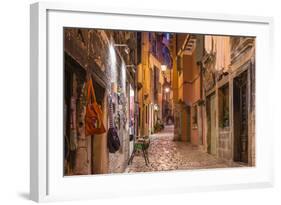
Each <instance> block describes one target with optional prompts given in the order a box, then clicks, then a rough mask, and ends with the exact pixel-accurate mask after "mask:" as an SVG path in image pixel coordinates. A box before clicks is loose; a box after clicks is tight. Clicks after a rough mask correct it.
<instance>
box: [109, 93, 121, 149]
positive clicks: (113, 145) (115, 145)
mask: <svg viewBox="0 0 281 205" xmlns="http://www.w3.org/2000/svg"><path fill="white" fill-rule="evenodd" d="M109 115H110V116H109V130H108V132H107V147H108V150H109V152H110V153H115V152H116V151H118V150H119V148H120V140H119V137H118V133H117V130H116V128H115V127H114V125H113V105H112V99H111V97H110V99H109Z"/></svg>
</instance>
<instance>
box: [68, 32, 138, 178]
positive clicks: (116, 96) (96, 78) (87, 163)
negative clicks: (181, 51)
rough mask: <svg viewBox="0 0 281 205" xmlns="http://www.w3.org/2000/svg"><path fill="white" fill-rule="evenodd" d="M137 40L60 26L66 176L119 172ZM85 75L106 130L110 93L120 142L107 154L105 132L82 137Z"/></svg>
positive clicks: (132, 35)
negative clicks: (62, 29) (118, 147)
mask: <svg viewBox="0 0 281 205" xmlns="http://www.w3.org/2000/svg"><path fill="white" fill-rule="evenodd" d="M136 38H137V36H136V33H135V32H113V31H110V30H108V31H105V30H96V29H72V28H66V29H65V30H64V64H65V69H64V72H65V75H64V76H65V79H64V92H65V95H64V111H65V115H64V119H65V120H64V127H65V128H64V141H65V143H64V144H65V166H64V167H65V174H66V175H74V174H75V175H77V174H97V173H109V172H122V171H124V169H125V166H126V163H127V161H128V157H129V154H130V142H129V132H128V130H129V121H130V116H129V115H130V111H129V110H130V107H129V105H130V100H134V99H131V98H130V91H131V92H134V90H136V85H135V80H134V79H135V78H136V76H135V75H136V72H135V65H136V57H137V48H136ZM87 75H89V76H90V78H92V80H93V85H94V86H93V87H94V88H95V95H96V101H97V103H98V104H99V105H100V106H101V108H102V111H103V116H102V121H103V123H104V124H105V127H106V130H107V129H108V127H109V120H108V118H109V113H108V112H109V109H108V98H109V97H110V96H111V98H112V101H113V103H114V113H113V120H114V125H115V126H116V127H117V130H118V135H119V138H120V142H121V147H120V149H119V151H118V152H117V153H114V154H109V152H108V149H107V136H106V135H107V133H106V132H105V133H104V134H100V135H95V136H85V131H84V130H85V124H84V118H85V109H86V102H85V89H86V88H85V86H86V81H87ZM130 88H131V90H130ZM133 127H135V126H133ZM131 149H132V148H131Z"/></svg>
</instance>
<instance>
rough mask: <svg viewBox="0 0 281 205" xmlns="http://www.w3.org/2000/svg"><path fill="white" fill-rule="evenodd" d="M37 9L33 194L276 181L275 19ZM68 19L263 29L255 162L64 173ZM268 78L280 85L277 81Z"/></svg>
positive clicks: (81, 7)
mask: <svg viewBox="0 0 281 205" xmlns="http://www.w3.org/2000/svg"><path fill="white" fill-rule="evenodd" d="M30 11H31V12H30V79H31V81H30V121H31V127H30V198H31V199H32V200H34V201H37V202H41V201H53V200H72V199H95V198H102V197H115V196H132V195H142V194H163V193H180V192H189V191H206V190H222V189H237V188H239V189H240V188H251V187H270V186H273V168H274V166H273V159H272V158H273V144H274V143H273V134H272V135H271V134H270V132H271V131H270V129H269V128H270V121H271V119H272V116H271V114H270V112H268V111H266V109H265V108H268V107H270V106H271V102H270V101H269V100H267V99H269V97H270V96H269V95H270V93H269V92H267V89H268V87H265V86H263V82H264V80H263V79H267V81H269V78H268V77H267V76H269V72H266V68H267V69H268V68H271V67H272V64H271V62H272V57H271V56H272V53H271V52H272V50H273V36H272V35H273V32H272V29H273V19H272V18H270V17H253V16H240V15H239V16H238V15H237V16H236V15H224V14H212V13H208V14H207V13H194V12H188V11H186V12H182V11H160V10H159V11H157V10H149V9H147V10H139V9H125V8H97V7H96V6H95V5H86V4H73V3H46V2H42V3H41V2H40V3H35V4H32V5H31V10H30ZM66 17H67V18H66ZM93 19H94V20H97V21H93ZM125 22H126V23H125ZM64 26H68V27H88V28H105V29H106V28H109V29H124V30H145V31H164V30H165V31H172V32H191V33H201V34H205V33H208V34H225V35H227V34H228V35H250V36H256V37H257V38H256V39H257V44H256V48H257V51H256V81H257V82H256V113H257V115H256V150H257V151H256V166H255V167H244V168H231V169H208V170H192V171H190V170H189V171H171V172H160V173H136V174H114V175H98V176H75V177H64V176H63V172H62V166H63V162H62V157H63V156H62V149H63V148H62V143H63V138H62V136H60V135H59V133H62V131H61V130H62V129H61V127H62V122H60V121H59V119H62V111H61V110H62V100H61V98H62V89H60V88H61V87H62V70H63V64H62V53H63V50H62V38H63V35H62V28H63V27H64ZM261 51H262V52H261ZM267 85H268V86H273V85H272V84H271V83H270V82H269V83H268V84H267ZM54 117H55V118H54ZM55 122H57V123H55ZM136 181H137V183H136ZM112 184H116V186H112Z"/></svg>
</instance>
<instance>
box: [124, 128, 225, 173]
mask: <svg viewBox="0 0 281 205" xmlns="http://www.w3.org/2000/svg"><path fill="white" fill-rule="evenodd" d="M173 129H174V127H173V126H172V125H170V126H165V129H164V130H163V131H162V132H160V133H157V134H154V135H152V136H150V146H149V148H148V157H149V161H150V163H149V165H148V166H147V165H146V164H145V161H144V158H143V155H142V153H138V154H137V155H136V156H135V157H134V159H133V163H132V164H130V165H129V166H128V167H127V168H126V172H151V171H167V170H187V169H200V168H223V167H229V165H227V164H226V163H225V162H223V161H221V160H218V159H217V158H216V157H214V156H212V155H210V154H207V153H204V152H203V151H200V150H199V149H198V148H196V147H193V146H192V145H190V144H188V143H186V142H178V141H173Z"/></svg>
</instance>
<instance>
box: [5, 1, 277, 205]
mask: <svg viewBox="0 0 281 205" xmlns="http://www.w3.org/2000/svg"><path fill="white" fill-rule="evenodd" d="M82 1H83V0H79V2H82ZM33 2H34V1H29V0H17V1H16V0H10V1H8V0H6V1H2V2H1V7H0V15H1V18H0V22H1V27H0V28H1V33H0V54H1V55H0V56H1V57H0V59H1V64H0V69H1V74H0V89H1V92H0V95H1V97H0V99H1V100H0V120H1V121H0V128H1V129H0V139H1V141H0V159H1V160H0V203H1V204H31V203H32V202H31V201H28V200H27V198H28V192H29V3H33ZM92 2H93V3H97V4H102V5H109V6H112V7H114V5H118V6H122V5H123V6H124V7H129V8H130V7H136V6H137V7H142V8H151V9H168V10H177V9H178V10H191V11H201V12H219V13H233V14H246V15H265V16H274V18H275V19H274V20H275V31H274V34H275V48H274V52H275V56H276V57H277V58H278V59H275V67H274V68H266V69H268V71H269V72H271V71H273V70H274V74H272V80H275V81H277V82H276V90H274V91H269V92H272V93H273V92H274V93H275V96H276V98H275V99H270V100H274V104H275V105H276V108H275V109H276V110H275V112H274V117H275V121H274V122H273V125H272V128H273V129H275V138H276V142H275V145H276V148H277V147H278V148H279V149H278V150H277V149H275V151H276V153H275V155H276V157H275V161H276V162H277V161H278V164H276V173H278V175H276V187H275V188H270V189H256V190H255V189H252V190H238V191H223V192H208V193H188V194H181V195H176V196H175V195H170V196H153V197H152V196H150V197H148V196H147V197H145V198H137V199H136V198H133V199H132V198H129V199H111V200H99V201H94V202H93V201H85V202H82V203H81V202H79V204H93V203H96V204H101V203H105V204H121V203H122V204H132V203H134V204H144V203H149V204H152V203H154V204H160V203H163V204H212V203H216V204H225V203H226V201H227V204H228V205H231V204H235V205H237V204H241V203H242V204H247V203H248V204H280V202H281V197H280V193H281V183H280V182H281V180H280V176H281V174H280V173H281V169H280V156H281V153H280V150H281V149H280V136H281V133H280V130H277V128H278V126H280V125H279V124H280V123H281V120H280V119H279V116H281V112H280V105H281V103H280V99H281V98H280V95H281V92H280V82H281V80H280V78H281V68H280V59H281V58H280V53H281V49H280V46H281V42H280V39H281V38H277V37H280V36H281V12H280V6H278V1H277V0H262V1H245V0H233V1H225V0H221V1H220V0H212V1H208V0H205V1H202V0H196V1H192V2H190V4H189V1H186V0H185V1H182V3H181V1H180V0H173V1H168V0H165V1H164V0H161V1H156V0H155V1H151V0H141V1H140V0H139V1H132V0H119V1H114V0H110V1H109V0H102V1H98V0H93V1H92ZM117 2H118V3H117ZM136 2H138V3H136ZM146 3H147V4H146ZM172 3H174V5H172ZM277 65H278V66H277ZM278 81H279V82H278ZM278 86H279V88H278ZM277 106H279V107H277ZM265 137H266V136H265ZM278 202H279V203H278ZM68 203H71V204H78V202H68Z"/></svg>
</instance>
